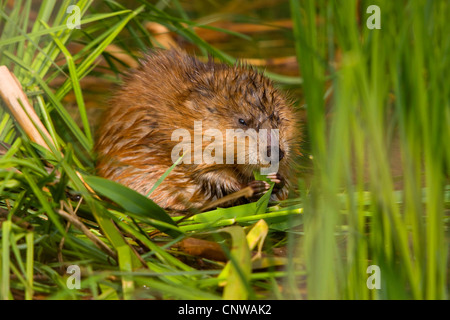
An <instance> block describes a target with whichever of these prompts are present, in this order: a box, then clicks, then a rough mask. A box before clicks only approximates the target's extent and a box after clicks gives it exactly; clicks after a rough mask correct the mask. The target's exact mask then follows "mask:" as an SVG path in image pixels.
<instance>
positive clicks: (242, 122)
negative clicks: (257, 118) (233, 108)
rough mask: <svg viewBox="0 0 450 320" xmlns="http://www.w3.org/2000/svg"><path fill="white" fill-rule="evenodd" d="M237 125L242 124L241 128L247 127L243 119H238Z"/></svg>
mask: <svg viewBox="0 0 450 320" xmlns="http://www.w3.org/2000/svg"><path fill="white" fill-rule="evenodd" d="M239 123H240V124H242V125H243V126H246V125H247V122H245V120H244V119H239Z"/></svg>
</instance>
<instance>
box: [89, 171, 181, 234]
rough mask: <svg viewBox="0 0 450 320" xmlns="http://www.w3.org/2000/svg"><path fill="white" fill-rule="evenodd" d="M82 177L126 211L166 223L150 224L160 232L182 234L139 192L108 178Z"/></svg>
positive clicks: (158, 207) (167, 217)
mask: <svg viewBox="0 0 450 320" xmlns="http://www.w3.org/2000/svg"><path fill="white" fill-rule="evenodd" d="M83 178H84V180H85V181H86V183H87V184H89V185H90V186H91V187H92V189H94V190H95V191H96V192H98V193H100V194H101V195H103V196H105V197H107V198H108V199H110V200H112V201H114V202H115V203H117V204H118V205H120V206H121V207H122V208H124V209H125V210H127V211H128V212H130V213H132V214H135V215H137V216H139V217H143V218H150V219H155V220H157V221H161V222H163V223H166V224H168V226H167V227H163V226H162V225H161V224H158V225H157V224H156V223H155V224H152V225H153V226H155V227H156V228H158V229H159V230H161V231H162V232H165V233H167V234H168V235H170V236H172V237H177V236H179V235H181V234H182V232H181V231H179V230H178V228H176V224H175V222H174V221H173V220H172V218H171V217H170V216H169V215H168V214H167V213H166V212H165V211H164V209H162V208H161V207H160V206H158V205H157V204H156V203H154V202H153V201H152V200H151V199H149V198H146V197H145V196H143V195H141V194H140V193H138V192H136V191H134V190H132V189H129V188H127V187H125V186H123V185H121V184H120V183H117V182H114V181H111V180H108V179H104V178H100V177H95V176H83ZM147 221H149V220H147ZM157 221H156V222H157ZM169 226H174V228H170V229H169V228H168V227H169Z"/></svg>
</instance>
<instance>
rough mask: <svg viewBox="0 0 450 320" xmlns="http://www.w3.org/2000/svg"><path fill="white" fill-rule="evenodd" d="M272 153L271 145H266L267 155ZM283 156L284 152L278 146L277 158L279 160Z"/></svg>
mask: <svg viewBox="0 0 450 320" xmlns="http://www.w3.org/2000/svg"><path fill="white" fill-rule="evenodd" d="M271 155H272V147H271V146H268V147H267V156H268V157H270V156H271ZM283 158H284V152H283V150H281V149H280V148H278V160H281V159H283Z"/></svg>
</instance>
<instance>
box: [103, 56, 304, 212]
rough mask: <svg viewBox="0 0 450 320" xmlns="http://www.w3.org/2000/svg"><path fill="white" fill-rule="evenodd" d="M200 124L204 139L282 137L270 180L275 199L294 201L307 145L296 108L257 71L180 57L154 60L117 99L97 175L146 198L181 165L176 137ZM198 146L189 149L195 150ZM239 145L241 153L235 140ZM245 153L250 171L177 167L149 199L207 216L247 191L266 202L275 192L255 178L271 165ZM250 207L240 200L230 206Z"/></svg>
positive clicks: (210, 166) (245, 167)
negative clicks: (234, 132) (244, 133)
mask: <svg viewBox="0 0 450 320" xmlns="http://www.w3.org/2000/svg"><path fill="white" fill-rule="evenodd" d="M194 121H197V122H196V123H199V121H201V124H202V133H205V131H206V130H207V129H208V128H217V129H218V130H220V131H221V132H223V137H225V130H226V129H242V130H247V129H249V128H252V129H254V130H255V131H256V132H260V130H261V129H267V130H269V131H270V129H278V140H279V143H278V149H275V150H276V151H278V159H280V161H279V165H278V172H276V173H275V172H274V173H270V174H269V175H268V176H267V177H268V178H269V179H270V180H272V181H273V182H275V186H274V190H273V192H272V196H271V197H272V199H275V200H276V199H278V200H282V199H285V198H286V197H287V195H288V188H289V186H290V185H291V183H290V179H291V178H292V176H291V174H292V173H291V169H292V167H293V162H294V159H295V156H296V154H298V153H299V148H298V142H299V141H300V140H299V137H300V134H299V130H298V126H297V117H296V115H295V111H294V108H293V107H292V103H291V102H290V100H289V99H287V98H286V97H285V96H284V95H283V94H282V93H281V92H280V91H279V90H277V89H276V88H275V87H274V85H273V83H272V82H271V80H269V79H268V78H267V77H265V76H264V75H263V74H261V73H260V72H258V71H256V70H255V69H253V68H252V67H248V66H246V65H244V64H242V63H238V64H236V65H234V66H229V65H226V64H221V63H216V62H214V60H213V59H211V58H210V59H209V60H208V62H202V61H200V60H198V59H197V58H195V57H192V56H190V55H188V54H186V53H185V52H182V51H180V50H175V49H171V50H156V51H152V52H150V53H149V54H147V55H146V57H145V58H144V59H143V60H142V61H141V64H140V67H139V68H137V69H136V70H134V71H132V72H130V73H129V74H127V75H126V77H125V80H124V84H123V85H122V86H121V87H120V88H119V89H118V90H117V91H116V92H115V95H114V97H113V98H112V100H111V103H110V107H109V110H107V112H106V113H105V116H104V118H103V121H102V123H101V125H100V127H99V130H98V132H97V136H98V137H97V141H96V146H95V150H96V152H97V156H98V158H97V165H96V168H97V173H98V175H100V176H102V177H105V178H108V179H111V180H114V181H116V182H119V183H121V184H123V185H125V186H128V187H129V188H131V189H134V190H136V191H138V192H140V193H141V194H143V195H147V194H148V192H149V191H150V189H151V188H152V187H153V185H154V184H155V183H156V182H157V180H158V179H159V178H160V177H161V176H162V175H163V174H164V173H165V172H166V170H168V169H169V168H170V167H171V166H172V164H173V163H174V158H173V156H172V150H173V149H174V147H175V146H176V145H178V144H179V140H178V139H175V141H173V138H172V134H173V132H174V131H175V130H176V129H181V128H184V129H186V130H188V132H190V133H192V132H193V129H194ZM269 131H267V132H269ZM261 132H262V131H261ZM263 136H264V135H263ZM267 137H268V148H270V147H271V146H272V145H273V144H274V141H273V140H274V137H273V135H271V134H270V133H269V134H267ZM271 137H272V141H271ZM246 139H251V138H246ZM192 140H194V139H192ZM207 140H208V139H206V140H205V141H206V142H207V143H211V142H210V141H207ZM205 141H203V142H202V144H201V148H202V150H204V149H205V146H206V142H205ZM246 141H247V142H248V141H249V140H246ZM192 142H193V141H191V142H189V141H188V145H189V143H192ZM227 143H228V142H227ZM232 143H233V144H234V145H235V146H236V142H235V140H234V139H233V141H232ZM189 148H190V145H189ZM192 150H194V149H192ZM234 150H235V151H234V156H239V155H238V154H237V153H238V152H237V151H238V148H237V147H236V148H235V149H234ZM244 150H245V151H244V153H245V161H246V162H245V163H243V164H242V163H241V164H236V162H235V163H232V164H230V163H229V162H226V161H224V162H223V163H220V161H217V162H218V163H195V161H191V164H188V163H189V162H188V161H186V162H188V163H181V164H178V165H177V166H176V167H175V168H174V169H173V171H172V172H171V173H170V174H169V175H168V176H167V177H166V178H165V180H164V181H163V183H161V184H160V185H159V186H158V187H157V188H156V189H155V190H154V191H153V192H152V193H151V194H150V196H149V197H150V199H152V200H153V201H154V202H156V203H157V204H158V205H160V206H161V207H163V208H166V209H168V210H177V211H178V210H181V211H185V210H188V209H191V208H201V207H202V206H204V205H206V204H208V203H210V202H211V201H214V200H216V199H219V198H222V197H224V196H226V195H229V194H231V193H234V192H236V191H238V190H241V189H243V188H244V187H246V186H251V187H252V189H253V190H254V191H255V193H256V195H261V194H262V193H263V192H264V191H265V190H267V189H268V184H267V183H266V182H263V181H255V179H254V175H253V171H254V170H256V169H260V168H262V167H264V166H265V167H267V165H264V164H262V163H261V162H257V163H256V164H255V163H253V164H250V163H249V159H250V158H251V157H252V155H251V154H250V153H249V149H248V148H246V149H244ZM270 150H274V149H269V150H268V151H269V152H267V154H268V155H270ZM189 151H190V150H189ZM214 152H216V151H214ZM241 152H242V149H241ZM193 153H195V150H194V152H193ZM224 154H225V153H224ZM185 156H186V155H185ZM177 157H178V155H177ZM224 157H225V156H224ZM175 160H176V159H175ZM183 161H184V158H183ZM192 162H194V163H192ZM249 200H252V199H245V198H240V199H235V200H232V201H230V202H228V203H226V204H225V206H231V205H236V204H241V203H244V202H247V201H249Z"/></svg>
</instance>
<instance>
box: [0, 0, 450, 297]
mask: <svg viewBox="0 0 450 320" xmlns="http://www.w3.org/2000/svg"><path fill="white" fill-rule="evenodd" d="M125 3H127V4H125ZM71 5H75V6H76V7H75V9H73V7H72V9H73V10H75V13H74V11H73V10H68V8H69V6H71ZM449 6H450V3H449V2H448V1H445V0H442V1H441V0H435V1H432V0H411V1H406V0H405V1H389V0H373V1H364V0H346V1H331V0H330V1H327V0H319V1H313V0H304V1H299V0H290V1H281V0H280V1H263V0H260V1H234V0H233V1H225V2H223V1H220V2H219V1H214V0H212V1H194V2H181V1H177V0H173V1H144V0H141V1H134V2H133V1H131V2H125V1H98V2H97V1H96V2H94V1H89V0H80V1H69V0H63V1H55V0H43V1H31V0H17V1H0V33H1V36H0V65H1V66H4V67H1V68H0V92H1V98H2V99H1V105H2V108H1V109H0V224H1V228H0V238H1V241H0V298H1V299H138V298H147V299H222V298H224V299H448V289H449V268H448V258H449V208H450V184H449V177H450V175H449V173H450V145H449V142H450V102H449V101H450V99H449V98H450V86H449V81H448V75H449V74H450V59H449V57H450V37H449V34H450V27H449V24H448V21H447V19H448V17H449V16H450V9H449ZM77 18H79V19H78V20H77ZM78 23H79V28H77V25H78ZM155 28H160V29H158V30H159V31H158V30H156V31H155ZM161 28H162V29H161ZM161 30H162V31H161ZM168 45H176V46H179V47H182V48H183V49H186V50H188V51H189V52H195V53H196V54H197V55H198V56H200V57H207V56H208V55H212V56H214V57H215V58H216V59H217V60H222V61H224V62H226V63H234V62H235V61H236V58H242V59H246V60H247V61H248V63H251V64H254V65H256V66H257V67H259V68H261V69H265V73H266V75H268V76H269V77H271V78H272V79H273V80H274V81H275V82H276V83H277V85H278V86H280V88H282V89H283V90H288V91H289V92H290V93H291V96H292V98H293V100H295V105H296V108H298V109H299V110H300V111H302V112H303V113H304V114H305V115H306V117H305V124H304V126H305V137H306V138H305V143H304V147H303V148H304V150H303V153H304V158H305V159H306V160H305V159H303V160H301V161H300V162H299V164H298V166H299V169H300V170H299V172H300V173H299V176H298V177H297V179H296V180H297V181H298V184H297V186H295V187H296V191H297V192H296V193H295V192H294V193H293V196H292V198H291V199H289V200H288V201H285V202H282V203H277V204H269V206H267V199H266V198H267V197H265V198H263V199H261V200H260V201H258V202H257V203H254V204H251V205H249V206H245V207H234V208H228V209H226V210H225V209H218V210H213V211H210V212H207V213H199V214H196V215H193V216H191V217H189V218H186V219H183V220H181V219H180V217H170V216H168V215H167V214H166V212H164V210H162V209H161V208H159V207H157V206H156V205H155V204H154V203H153V202H152V201H151V200H149V199H147V198H145V197H143V196H141V195H139V194H137V193H135V192H134V191H132V190H128V189H127V188H125V187H122V186H120V185H117V184H114V183H112V182H109V181H104V180H102V179H100V178H98V177H96V176H95V170H94V161H95V155H94V154H93V151H92V146H93V139H94V138H93V137H94V136H95V127H96V125H95V123H96V118H98V116H96V113H95V112H93V110H94V111H95V109H96V108H97V107H98V105H99V104H103V105H105V104H106V103H105V101H106V98H105V97H107V95H109V92H110V91H109V90H110V89H111V88H113V85H114V84H117V83H120V77H121V74H122V73H123V72H124V71H126V70H127V69H128V68H130V67H135V66H136V64H137V60H138V58H139V56H140V54H141V53H142V52H144V51H146V50H148V48H151V47H155V46H162V47H165V46H168ZM240 48H243V49H244V50H240ZM102 85H103V87H101V86H102ZM99 86H100V89H98V87H99ZM22 90H23V92H24V93H25V95H23V94H22ZM95 90H99V91H100V92H101V93H102V95H103V96H102V95H101V96H100V98H99V96H98V95H96V94H95ZM98 101H100V102H98ZM169 174H170V173H169ZM159 183H164V182H163V180H162V179H161V181H159ZM155 187H156V186H155ZM94 192H95V193H94Z"/></svg>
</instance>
